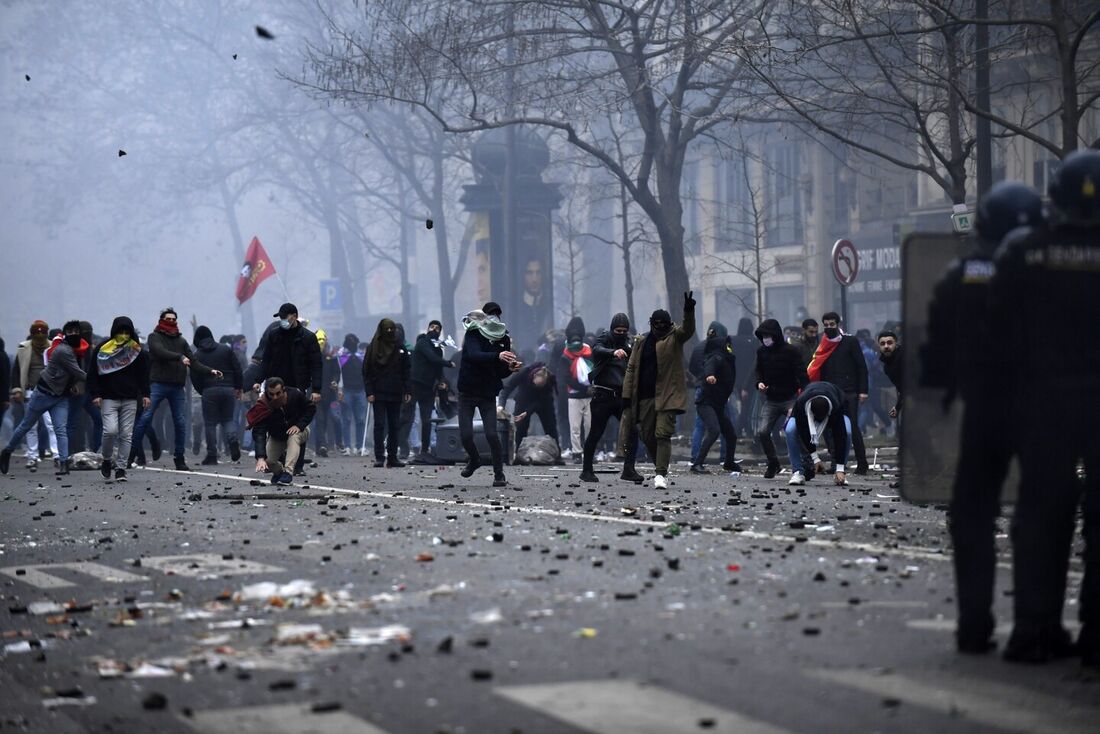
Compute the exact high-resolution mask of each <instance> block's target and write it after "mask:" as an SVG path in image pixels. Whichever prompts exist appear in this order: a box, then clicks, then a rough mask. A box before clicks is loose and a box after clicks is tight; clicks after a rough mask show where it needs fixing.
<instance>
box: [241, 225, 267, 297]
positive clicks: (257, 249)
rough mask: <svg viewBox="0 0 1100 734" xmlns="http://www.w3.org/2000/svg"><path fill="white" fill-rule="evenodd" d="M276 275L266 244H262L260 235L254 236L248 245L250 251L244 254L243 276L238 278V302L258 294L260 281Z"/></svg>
mask: <svg viewBox="0 0 1100 734" xmlns="http://www.w3.org/2000/svg"><path fill="white" fill-rule="evenodd" d="M272 275H275V266H274V265H273V264H272V263H271V258H270V257H268V256H267V252H266V251H265V250H264V246H263V245H261V244H260V238H259V237H253V238H252V242H251V243H250V244H249V245H248V253H247V254H246V255H245V256H244V266H243V267H241V276H240V278H238V279H237V302H238V303H244V302H245V301H247V300H248V299H249V298H252V296H254V295H255V294H256V289H257V288H259V287H260V283H263V282H264V281H265V280H267V279H268V278H270V277H271V276H272Z"/></svg>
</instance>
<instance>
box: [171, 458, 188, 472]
mask: <svg viewBox="0 0 1100 734" xmlns="http://www.w3.org/2000/svg"><path fill="white" fill-rule="evenodd" d="M172 460H173V461H174V462H175V463H176V471H191V467H189V466H187V460H186V459H184V458H183V457H182V456H175V457H173V458H172Z"/></svg>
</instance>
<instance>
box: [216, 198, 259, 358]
mask: <svg viewBox="0 0 1100 734" xmlns="http://www.w3.org/2000/svg"><path fill="white" fill-rule="evenodd" d="M218 189H219V191H220V192H221V196H222V206H223V207H224V208H225V220H226V222H227V223H228V224H229V233H230V235H231V236H232V238H233V255H234V257H235V258H236V260H237V267H238V268H239V267H241V266H242V265H243V264H244V257H245V250H244V238H243V237H241V224H240V222H239V221H237V202H236V200H235V199H234V198H233V195H232V194H231V193H230V192H229V184H227V183H226V182H225V179H222V180H221V182H219V184H218ZM238 308H239V309H240V312H241V331H242V332H243V333H244V336H245V338H246V339H248V343H249V344H258V343H259V340H260V335H259V334H257V333H256V320H255V318H253V316H252V301H251V300H248V301H245V302H244V303H242V304H240V306H238Z"/></svg>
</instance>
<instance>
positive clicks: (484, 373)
mask: <svg viewBox="0 0 1100 734" xmlns="http://www.w3.org/2000/svg"><path fill="white" fill-rule="evenodd" d="M511 348H512V339H511V337H509V336H508V335H507V334H505V335H504V337H503V338H501V339H499V340H497V341H495V342H491V341H489V339H488V338H487V337H485V336H484V335H483V334H482V333H481V332H480V331H478V330H476V329H473V330H471V331H467V332H466V338H465V339H463V340H462V363H461V364H460V365H459V368H458V394H459V397H467V398H475V399H476V398H481V399H485V398H494V399H495V398H496V396H497V395H498V394H499V393H500V391H501V388H503V387H504V378H505V377H507V376H508V375H510V374H511V373H512V370H511V369H510V368H509V367H508V365H506V364H505V363H504V362H501V361H500V353H501V352H508V351H511Z"/></svg>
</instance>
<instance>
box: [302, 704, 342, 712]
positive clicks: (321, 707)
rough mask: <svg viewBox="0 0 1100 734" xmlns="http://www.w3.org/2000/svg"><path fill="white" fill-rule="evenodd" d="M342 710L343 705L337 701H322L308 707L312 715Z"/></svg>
mask: <svg viewBox="0 0 1100 734" xmlns="http://www.w3.org/2000/svg"><path fill="white" fill-rule="evenodd" d="M343 708H344V705H343V704H342V703H340V702H339V701H322V702H319V703H315V704H313V705H312V706H310V707H309V710H310V712H311V713H314V714H328V713H331V712H333V711H340V710H341V709H343Z"/></svg>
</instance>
